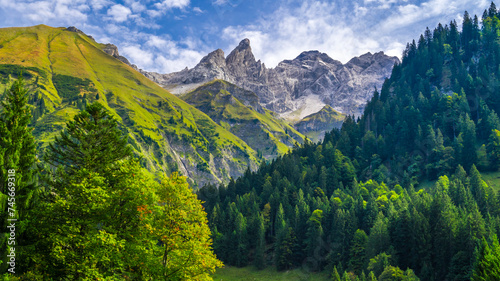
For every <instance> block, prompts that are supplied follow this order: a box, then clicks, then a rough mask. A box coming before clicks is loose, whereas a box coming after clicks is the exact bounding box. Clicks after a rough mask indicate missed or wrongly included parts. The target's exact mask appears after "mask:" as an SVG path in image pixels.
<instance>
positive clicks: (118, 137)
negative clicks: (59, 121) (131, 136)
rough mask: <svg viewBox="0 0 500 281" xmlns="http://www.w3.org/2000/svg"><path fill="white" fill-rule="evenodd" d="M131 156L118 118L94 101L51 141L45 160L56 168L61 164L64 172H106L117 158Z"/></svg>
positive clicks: (70, 173) (69, 173)
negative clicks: (83, 170) (119, 127)
mask: <svg viewBox="0 0 500 281" xmlns="http://www.w3.org/2000/svg"><path fill="white" fill-rule="evenodd" d="M131 155H132V149H131V148H130V147H129V146H127V137H126V136H124V135H123V133H122V132H121V131H120V130H119V129H118V124H117V122H116V120H115V119H113V118H112V117H111V116H110V115H109V113H108V112H107V111H106V110H105V108H104V106H103V105H101V104H100V103H98V102H94V103H92V104H89V105H88V106H87V107H86V108H85V110H84V111H82V112H81V113H80V114H78V115H76V116H75V117H74V118H73V120H72V121H69V122H68V123H67V124H66V130H64V131H63V132H61V134H60V136H59V137H56V138H55V141H54V143H50V144H49V149H48V150H47V152H46V154H45V157H44V160H45V161H46V162H47V163H48V164H51V165H52V166H55V167H58V166H60V165H62V167H63V169H64V172H65V173H67V174H68V175H72V174H74V173H75V172H77V171H79V170H81V169H84V168H85V169H87V170H89V171H92V172H98V173H103V172H106V169H107V168H111V167H112V165H113V164H114V163H115V162H116V161H118V160H120V159H124V158H126V157H128V156H131Z"/></svg>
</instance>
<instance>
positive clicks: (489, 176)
mask: <svg viewBox="0 0 500 281" xmlns="http://www.w3.org/2000/svg"><path fill="white" fill-rule="evenodd" d="M481 176H482V177H483V180H484V181H485V182H486V183H487V184H488V185H489V186H490V187H491V188H493V190H495V191H496V192H499V191H500V172H488V173H481Z"/></svg>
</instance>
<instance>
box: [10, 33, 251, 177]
mask: <svg viewBox="0 0 500 281" xmlns="http://www.w3.org/2000/svg"><path fill="white" fill-rule="evenodd" d="M0 45H1V47H0V65H2V64H10V65H19V66H23V67H31V68H32V70H26V69H25V70H24V71H26V72H29V73H30V74H32V75H33V77H32V78H31V79H29V80H28V81H27V83H28V84H31V85H32V86H31V87H33V89H34V90H33V91H38V93H39V94H40V95H41V96H42V98H43V99H44V102H45V105H46V113H45V114H44V115H43V116H42V117H41V118H39V119H38V120H37V127H36V129H35V134H36V137H37V139H38V140H40V141H42V142H44V143H46V142H47V141H50V140H52V139H53V137H54V135H55V134H56V132H57V131H58V130H60V129H62V127H63V125H64V123H65V122H66V121H67V120H69V119H70V118H72V116H74V115H75V114H77V113H78V112H79V110H78V109H77V108H76V106H75V105H72V104H70V103H69V102H68V101H65V100H64V99H63V98H61V95H60V93H58V91H57V90H56V87H55V86H54V83H53V78H54V75H57V74H62V75H68V76H73V77H77V78H81V79H89V80H90V82H91V87H92V88H94V89H96V90H97V93H98V94H99V102H101V103H102V104H104V105H105V106H106V107H107V108H108V109H109V110H110V111H111V112H112V114H114V116H115V117H116V118H117V119H118V120H119V121H120V122H121V123H122V124H123V125H125V126H126V127H127V131H128V133H129V138H130V140H131V142H132V144H133V145H134V147H135V148H136V151H138V153H139V154H142V156H143V157H144V158H145V161H146V162H147V163H145V164H146V165H148V166H149V167H150V168H151V169H153V170H154V169H158V168H159V169H161V170H165V171H167V172H169V171H172V170H176V169H179V170H181V171H183V172H184V173H187V174H188V175H190V176H192V177H194V178H196V179H198V180H200V181H209V180H210V181H214V180H215V181H217V180H227V177H228V176H236V175H238V174H240V173H241V172H243V171H244V169H245V168H246V167H247V166H248V165H250V166H255V165H256V163H258V160H257V159H256V152H255V151H254V150H253V149H251V148H250V147H249V146H248V145H247V144H246V143H245V142H243V141H242V140H241V139H239V138H237V137H236V136H234V135H233V134H231V133H230V132H228V131H227V130H225V129H224V128H222V127H221V126H219V125H218V124H216V123H215V122H213V121H212V120H211V119H210V118H209V117H208V116H207V115H206V114H204V113H202V112H200V111H199V110H197V109H196V108H194V107H192V106H190V105H189V104H187V103H185V102H184V101H182V100H180V99H179V98H177V97H175V96H174V95H171V94H170V93H168V92H167V91H166V90H164V89H162V88H161V87H159V86H158V85H156V84H155V83H153V82H152V81H150V80H149V79H147V78H146V77H144V76H143V75H141V74H140V73H138V72H137V71H135V70H134V69H133V68H131V67H130V66H128V65H126V64H124V63H122V62H120V61H119V60H117V59H115V58H113V57H111V56H109V55H107V54H106V53H104V52H103V51H102V49H103V48H104V45H103V44H98V43H96V42H95V41H93V40H92V39H90V38H89V37H87V36H85V35H83V34H80V33H75V32H70V31H66V30H65V29H64V28H52V27H48V26H45V25H38V26H35V27H26V28H3V29H0ZM33 69H34V70H33ZM36 76H38V79H36ZM5 87H6V86H5V85H4V86H3V88H5ZM81 94H83V91H82V93H81ZM88 98H89V102H91V101H93V100H95V98H96V96H95V95H90V96H89V97H88ZM160 103H161V104H160ZM167 120H173V121H174V122H167ZM40 128H41V129H40ZM167 155H168V156H167ZM214 157H216V158H217V160H216V161H214V160H213V159H214ZM172 160H174V161H172ZM217 161H219V163H216V162H217ZM199 163H206V166H207V167H208V168H204V169H202V170H201V171H200V169H196V167H197V166H198V164H199ZM228 169H229V170H231V171H228Z"/></svg>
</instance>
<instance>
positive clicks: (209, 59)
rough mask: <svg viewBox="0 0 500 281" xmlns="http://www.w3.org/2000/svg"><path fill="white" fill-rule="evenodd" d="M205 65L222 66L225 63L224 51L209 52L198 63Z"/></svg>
mask: <svg viewBox="0 0 500 281" xmlns="http://www.w3.org/2000/svg"><path fill="white" fill-rule="evenodd" d="M205 63H216V64H217V65H219V66H221V65H223V64H224V63H225V58H224V51H222V50H221V49H217V50H215V51H212V52H210V53H209V54H208V55H206V56H205V57H203V58H202V59H201V61H200V64H205Z"/></svg>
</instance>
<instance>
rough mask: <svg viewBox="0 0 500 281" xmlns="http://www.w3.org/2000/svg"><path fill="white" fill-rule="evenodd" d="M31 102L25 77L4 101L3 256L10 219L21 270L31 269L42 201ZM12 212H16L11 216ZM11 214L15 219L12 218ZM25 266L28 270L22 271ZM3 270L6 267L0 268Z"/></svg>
mask: <svg viewBox="0 0 500 281" xmlns="http://www.w3.org/2000/svg"><path fill="white" fill-rule="evenodd" d="M28 100H29V94H28V91H27V89H26V88H25V86H24V79H23V76H22V74H21V75H19V79H18V80H17V81H15V82H14V84H13V85H12V86H11V87H10V89H9V90H8V91H6V93H5V94H4V95H3V96H2V98H1V100H0V224H1V225H2V226H1V228H0V252H2V253H7V235H8V232H10V231H9V230H8V229H7V228H6V226H7V219H8V218H12V219H17V223H16V225H17V229H16V240H17V241H16V243H17V245H16V246H15V248H17V249H18V250H17V254H18V255H20V256H21V257H19V256H18V259H17V261H16V262H17V263H18V265H20V266H19V268H20V269H21V270H26V269H27V262H26V261H27V260H29V255H28V254H27V253H26V252H25V250H27V248H26V246H27V245H29V244H31V242H32V239H30V237H29V235H28V233H27V232H26V230H27V225H28V224H29V219H28V212H30V211H31V210H33V208H34V206H35V203H36V201H37V198H38V196H37V194H38V192H37V187H36V184H35V182H34V176H35V174H34V173H35V172H34V171H35V169H34V164H35V162H36V156H35V155H36V149H35V147H36V144H35V140H34V138H33V135H32V131H33V128H31V127H29V125H30V123H31V117H32V116H31V108H30V106H29V105H28ZM9 171H14V172H15V173H14V174H15V176H14V177H13V178H15V181H14V182H12V181H10V180H8V178H9ZM12 184H14V186H11V185H12ZM10 194H13V195H14V196H10ZM12 198H13V200H15V201H13V200H11V199H12ZM8 208H11V209H12V210H13V211H11V212H8ZM10 213H12V214H13V215H14V216H13V217H12V216H10ZM5 258H6V255H2V257H1V258H0V264H1V263H2V260H4V259H5ZM25 262H26V263H25ZM23 263H24V265H26V266H25V269H22V268H23V266H22V265H23ZM4 265H5V264H4ZM0 269H4V267H3V266H0Z"/></svg>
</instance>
